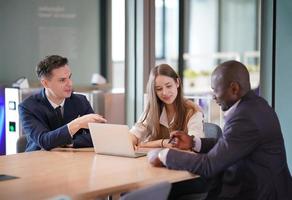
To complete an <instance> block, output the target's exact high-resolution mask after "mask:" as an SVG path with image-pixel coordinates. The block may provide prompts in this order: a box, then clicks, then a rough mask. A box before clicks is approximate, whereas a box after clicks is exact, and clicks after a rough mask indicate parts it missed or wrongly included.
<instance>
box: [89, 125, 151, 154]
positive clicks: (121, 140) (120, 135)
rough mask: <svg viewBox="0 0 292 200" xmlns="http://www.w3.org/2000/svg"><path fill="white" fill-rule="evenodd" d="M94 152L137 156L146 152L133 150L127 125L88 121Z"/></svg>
mask: <svg viewBox="0 0 292 200" xmlns="http://www.w3.org/2000/svg"><path fill="white" fill-rule="evenodd" d="M88 126H89V131H90V134H91V139H92V142H93V147H94V151H95V153H98V154H104V155H113V156H125V157H132V158H137V157H141V156H145V155H146V152H135V150H134V147H133V143H132V139H131V136H130V133H129V128H128V126H127V125H118V124H102V123H89V124H88Z"/></svg>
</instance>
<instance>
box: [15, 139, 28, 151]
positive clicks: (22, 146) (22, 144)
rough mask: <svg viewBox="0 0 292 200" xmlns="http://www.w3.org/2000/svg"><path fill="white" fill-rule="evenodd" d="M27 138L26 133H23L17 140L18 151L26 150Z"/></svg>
mask: <svg viewBox="0 0 292 200" xmlns="http://www.w3.org/2000/svg"><path fill="white" fill-rule="evenodd" d="M26 144H27V140H26V137H25V135H21V136H20V137H19V138H18V139H17V142H16V153H22V152H25V149H26Z"/></svg>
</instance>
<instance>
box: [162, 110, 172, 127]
mask: <svg viewBox="0 0 292 200" xmlns="http://www.w3.org/2000/svg"><path fill="white" fill-rule="evenodd" d="M173 121H174V117H173V118H172V120H171V122H170V123H168V119H167V113H166V109H165V106H163V108H162V112H161V115H160V119H159V123H160V124H161V125H163V126H165V127H166V128H169V126H170V125H171V124H172V123H173Z"/></svg>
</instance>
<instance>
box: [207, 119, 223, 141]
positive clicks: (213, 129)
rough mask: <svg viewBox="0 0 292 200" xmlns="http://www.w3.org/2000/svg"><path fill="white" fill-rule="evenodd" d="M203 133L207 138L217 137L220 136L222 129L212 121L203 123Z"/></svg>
mask: <svg viewBox="0 0 292 200" xmlns="http://www.w3.org/2000/svg"><path fill="white" fill-rule="evenodd" d="M204 133H205V135H206V137H207V138H219V137H221V136H222V130H221V128H220V126H218V125H217V124H213V123H208V122H205V123H204Z"/></svg>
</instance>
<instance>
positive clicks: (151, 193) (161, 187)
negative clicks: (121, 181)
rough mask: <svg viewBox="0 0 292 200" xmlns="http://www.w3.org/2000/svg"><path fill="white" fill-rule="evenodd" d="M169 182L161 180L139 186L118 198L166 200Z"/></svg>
mask: <svg viewBox="0 0 292 200" xmlns="http://www.w3.org/2000/svg"><path fill="white" fill-rule="evenodd" d="M170 188H171V184H170V183H168V182H161V183H158V184H155V185H153V186H150V187H147V188H141V189H138V190H135V191H133V192H129V193H127V194H125V195H123V196H122V197H121V198H120V200H137V199H139V200H154V199H159V200H167V198H168V194H169V191H170Z"/></svg>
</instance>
